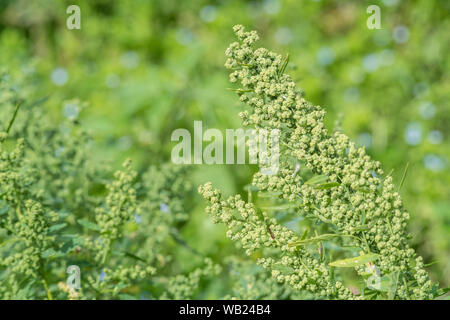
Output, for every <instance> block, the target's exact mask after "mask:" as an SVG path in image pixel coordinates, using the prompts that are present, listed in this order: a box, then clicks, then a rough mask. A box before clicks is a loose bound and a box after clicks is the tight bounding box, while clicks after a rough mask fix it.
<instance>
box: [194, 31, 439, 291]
mask: <svg viewBox="0 0 450 320" xmlns="http://www.w3.org/2000/svg"><path fill="white" fill-rule="evenodd" d="M234 31H235V33H236V35H237V37H238V39H239V42H233V43H232V44H231V45H230V46H229V48H228V49H227V51H226V55H227V57H228V59H227V61H226V63H225V66H226V67H227V68H228V69H232V70H233V71H232V73H231V74H230V81H231V82H232V83H234V82H240V84H241V85H242V88H239V89H236V92H237V94H238V95H239V97H240V100H241V101H242V102H244V103H245V104H246V106H247V108H246V110H244V111H243V112H241V113H240V114H239V115H240V117H241V118H242V120H243V124H244V125H250V126H253V127H254V128H256V129H259V128H266V129H281V138H280V144H281V160H280V168H279V170H278V173H277V174H275V175H262V174H261V173H256V174H255V175H254V176H253V185H254V187H256V189H257V190H258V194H259V197H260V198H261V197H266V198H267V197H269V198H272V201H273V202H275V203H276V205H277V206H272V207H267V206H266V207H264V206H261V205H259V204H258V203H252V202H251V200H250V199H251V197H250V196H249V201H247V202H246V201H244V200H242V199H241V196H240V195H236V196H232V197H229V198H224V197H223V196H222V194H221V192H220V191H218V190H214V189H213V188H212V185H211V183H207V184H205V185H203V186H200V188H199V192H200V193H201V194H202V195H203V196H204V197H205V198H206V199H207V200H208V201H209V203H210V204H209V205H208V207H207V209H206V210H207V212H208V213H209V214H211V216H212V218H213V222H215V223H219V222H220V223H223V224H225V225H226V226H227V229H228V231H227V236H228V237H229V238H231V239H232V240H234V241H238V242H239V243H240V245H241V246H242V247H243V248H244V249H245V250H246V253H247V254H248V255H253V256H255V257H256V259H257V263H258V264H260V265H262V266H263V267H264V268H265V269H267V270H270V271H271V273H272V276H273V277H274V278H275V279H276V280H278V281H279V282H280V283H284V284H286V285H288V286H291V287H292V288H294V289H296V290H306V291H309V292H311V293H313V294H314V296H315V297H316V298H336V299H354V298H356V299H360V298H363V299H373V298H389V299H432V298H434V297H436V296H437V295H440V294H442V293H443V292H445V291H438V290H437V285H433V284H432V283H431V281H430V280H429V277H428V275H427V272H426V271H425V270H424V263H423V259H422V258H421V257H420V256H418V255H417V254H416V253H415V252H414V250H413V249H412V248H411V247H410V246H409V245H408V237H409V235H408V234H407V231H406V226H407V220H408V219H409V214H408V212H407V211H406V210H405V208H404V207H403V204H402V201H401V198H400V195H399V193H398V190H399V189H400V188H401V183H400V185H399V187H398V188H395V186H394V184H393V181H392V177H391V175H390V174H387V175H385V174H384V172H383V170H382V169H381V165H380V164H379V163H378V162H377V161H374V160H371V159H370V157H369V156H368V155H367V154H366V152H365V149H364V148H357V147H356V146H355V144H354V143H353V142H351V141H350V139H349V138H348V137H347V136H346V135H345V134H343V133H341V132H339V131H337V130H336V131H335V132H333V133H329V132H328V130H327V129H326V127H325V125H324V122H323V120H324V116H325V111H324V110H323V109H322V108H320V107H319V106H315V105H313V104H311V103H310V102H308V101H306V100H305V99H304V98H303V97H302V92H301V91H300V90H298V89H297V88H296V85H295V83H294V81H292V79H291V77H290V76H289V75H287V74H286V73H285V70H286V66H287V64H288V60H289V57H288V56H286V57H285V58H283V57H282V56H281V55H279V54H276V53H273V52H270V51H268V50H267V49H265V48H258V49H255V48H254V43H255V42H256V41H257V40H258V35H257V33H256V32H255V31H251V32H246V31H245V30H244V27H243V26H241V25H237V26H235V27H234ZM251 192H252V189H251V187H249V193H251ZM280 205H281V206H280ZM286 212H288V213H291V214H293V215H294V216H295V215H296V214H299V215H301V216H302V217H304V218H307V219H308V220H310V221H311V222H312V223H313V224H312V225H310V226H309V227H308V228H305V229H304V230H303V235H300V234H297V233H296V232H293V231H292V230H290V229H289V228H288V227H286V226H284V225H282V224H281V223H279V221H277V219H280V215H281V213H286ZM311 230H314V233H313V232H311ZM308 232H309V236H308ZM332 244H334V249H333V246H332ZM336 249H338V250H336ZM345 251H348V252H349V253H348V254H345V255H344V256H345V257H350V258H347V259H342V254H341V252H345ZM337 258H339V259H340V260H336V259H337ZM343 268H351V269H354V270H356V272H357V274H358V275H359V277H360V279H361V281H360V283H359V284H358V286H359V287H360V288H361V291H360V292H359V293H358V294H356V293H355V292H352V290H350V288H349V287H348V285H346V284H345V277H344V275H345V274H344V273H342V272H340V269H343ZM377 270H379V271H380V273H381V274H376V271H377ZM372 277H376V278H375V281H378V283H377V285H371V284H370V283H369V281H371V280H373V279H374V278H372ZM353 291H355V290H353Z"/></svg>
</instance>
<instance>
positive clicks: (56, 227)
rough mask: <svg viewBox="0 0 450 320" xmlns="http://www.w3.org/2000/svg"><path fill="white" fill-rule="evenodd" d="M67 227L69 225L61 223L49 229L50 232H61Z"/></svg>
mask: <svg viewBox="0 0 450 320" xmlns="http://www.w3.org/2000/svg"><path fill="white" fill-rule="evenodd" d="M66 226H67V223H59V224H55V225H53V226H51V227H50V228H48V231H49V232H55V231H58V230H61V229H63V228H65V227H66Z"/></svg>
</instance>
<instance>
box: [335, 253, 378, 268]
mask: <svg viewBox="0 0 450 320" xmlns="http://www.w3.org/2000/svg"><path fill="white" fill-rule="evenodd" d="M379 256H380V255H379V254H376V253H368V254H363V255H361V256H358V257H354V258H348V259H342V260H336V261H333V262H330V266H332V267H337V268H353V267H357V266H361V265H363V264H366V263H368V262H372V261H375V260H377V259H378V258H379Z"/></svg>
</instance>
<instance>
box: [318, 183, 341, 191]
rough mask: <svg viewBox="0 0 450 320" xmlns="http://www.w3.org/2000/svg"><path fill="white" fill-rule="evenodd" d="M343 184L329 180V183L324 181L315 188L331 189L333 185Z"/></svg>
mask: <svg viewBox="0 0 450 320" xmlns="http://www.w3.org/2000/svg"><path fill="white" fill-rule="evenodd" d="M340 185H341V184H340V183H339V182H327V183H322V184H319V185H317V186H315V189H317V190H325V189H331V188H333V187H337V186H340Z"/></svg>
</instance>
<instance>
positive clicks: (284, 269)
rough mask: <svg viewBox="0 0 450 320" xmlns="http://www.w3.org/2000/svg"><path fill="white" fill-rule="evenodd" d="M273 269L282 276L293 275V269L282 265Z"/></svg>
mask: <svg viewBox="0 0 450 320" xmlns="http://www.w3.org/2000/svg"><path fill="white" fill-rule="evenodd" d="M273 268H274V269H275V270H278V271H280V272H281V273H284V274H293V273H294V272H295V270H294V269H293V268H291V267H287V266H283V265H275V266H274V267H273Z"/></svg>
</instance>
